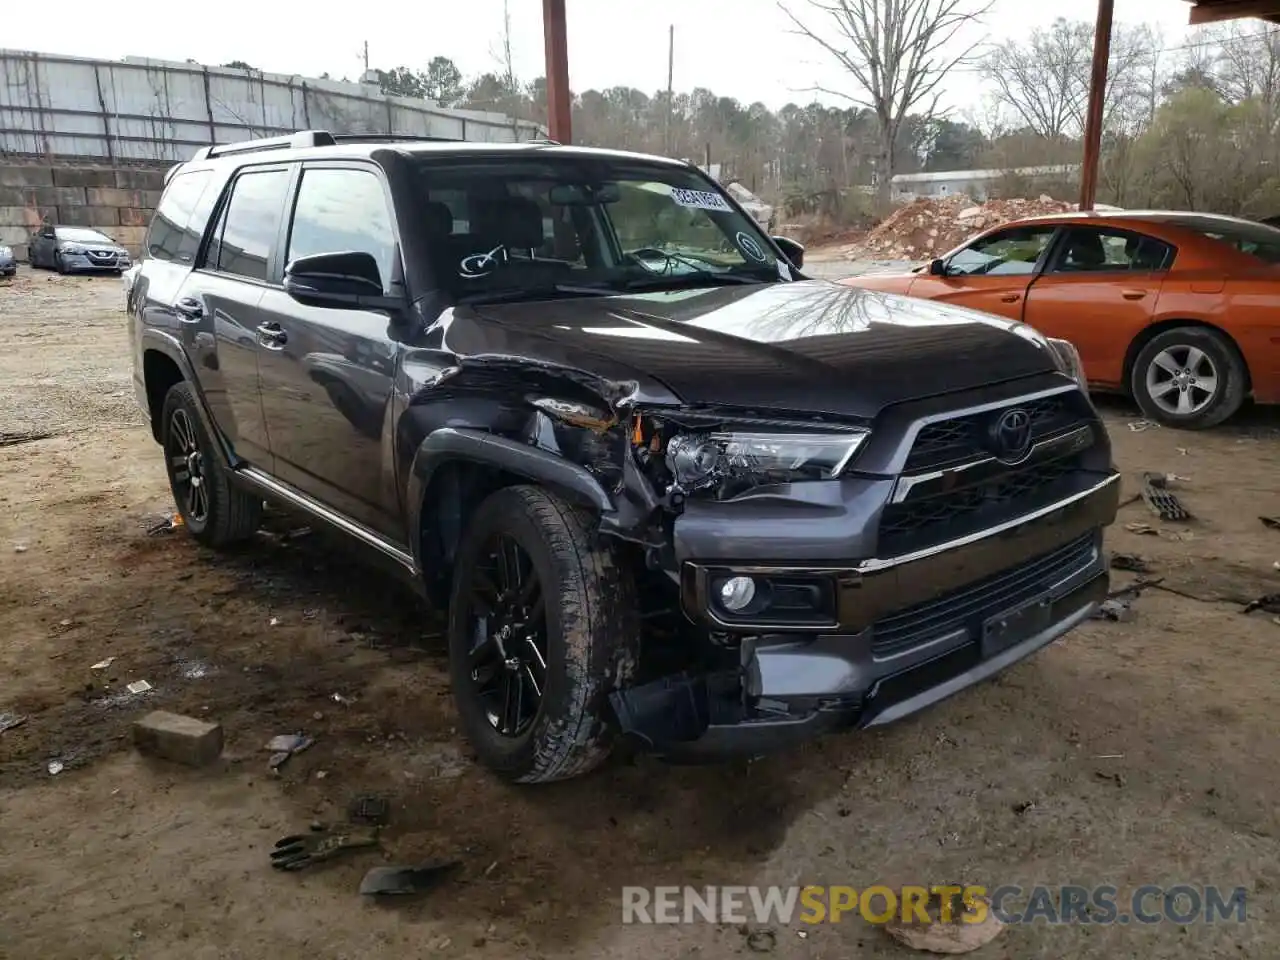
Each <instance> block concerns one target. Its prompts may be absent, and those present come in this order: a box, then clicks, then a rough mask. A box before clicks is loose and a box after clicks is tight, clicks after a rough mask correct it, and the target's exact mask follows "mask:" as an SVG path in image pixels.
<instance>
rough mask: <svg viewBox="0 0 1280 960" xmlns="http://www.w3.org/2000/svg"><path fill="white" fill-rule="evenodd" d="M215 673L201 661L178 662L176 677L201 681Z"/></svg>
mask: <svg viewBox="0 0 1280 960" xmlns="http://www.w3.org/2000/svg"><path fill="white" fill-rule="evenodd" d="M216 672H217V671H216V670H215V669H214V668H213V667H211V666H210V665H209V664H207V663H205V662H204V661H203V660H179V661H178V675H179V676H180V677H182V679H184V680H203V679H204V678H205V677H207V676H209V675H210V674H211V673H216Z"/></svg>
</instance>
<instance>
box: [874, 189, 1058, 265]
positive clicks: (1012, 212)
mask: <svg viewBox="0 0 1280 960" xmlns="http://www.w3.org/2000/svg"><path fill="white" fill-rule="evenodd" d="M1074 209H1076V204H1074V203H1067V202H1066V201H1065V200H1054V199H1053V198H1052V197H1047V196H1042V197H1040V198H1039V199H1037V200H1024V199H1020V198H1019V199H1011V200H988V201H986V202H985V203H975V202H974V201H973V200H972V199H970V198H969V197H967V196H964V195H963V194H957V195H955V196H950V197H921V198H919V199H917V200H912V201H911V202H910V203H908V204H906V205H905V206H901V207H899V208H898V209H897V210H895V211H894V212H893V213H891V214H889V216H887V217H885V218H884V219H883V220H881V221H880V222H879V223H878V224H876V225H875V226H874V227H873V228H872V229H871V231H870V232H869V233H868V234H867V235H866V237H864V238H863V240H862V242H861V243H860V244H858V245H857V246H855V247H853V248H851V250H850V251H849V256H850V259H854V260H925V259H927V258H929V257H932V256H935V255H937V254H940V253H944V252H946V251H947V250H950V249H951V248H952V247H954V246H957V245H958V244H960V243H963V242H964V241H965V240H966V239H968V238H969V237H971V236H973V235H974V234H975V233H978V232H980V231H982V230H985V229H987V228H988V227H994V226H996V225H997V224H1000V223H1005V222H1006V221H1009V220H1017V219H1019V218H1021V217H1034V216H1039V215H1041V214H1046V213H1062V212H1064V211H1067V210H1074Z"/></svg>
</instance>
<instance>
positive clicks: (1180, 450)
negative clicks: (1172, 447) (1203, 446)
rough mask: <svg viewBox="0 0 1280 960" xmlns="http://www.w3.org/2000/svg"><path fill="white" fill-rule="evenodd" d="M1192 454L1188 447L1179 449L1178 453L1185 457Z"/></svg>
mask: <svg viewBox="0 0 1280 960" xmlns="http://www.w3.org/2000/svg"><path fill="white" fill-rule="evenodd" d="M1190 452H1191V451H1190V450H1188V449H1187V448H1186V447H1178V453H1180V454H1182V455H1183V456H1184V457H1185V456H1186V455H1187V454H1189V453H1190Z"/></svg>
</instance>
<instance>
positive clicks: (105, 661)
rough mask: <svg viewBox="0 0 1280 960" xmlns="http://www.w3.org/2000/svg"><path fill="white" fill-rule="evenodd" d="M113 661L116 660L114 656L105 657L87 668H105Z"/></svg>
mask: <svg viewBox="0 0 1280 960" xmlns="http://www.w3.org/2000/svg"><path fill="white" fill-rule="evenodd" d="M115 662H116V658H115V657H107V658H106V659H103V660H99V661H98V662H97V663H95V664H94V665H93V666H91V667H90V668H89V669H90V670H106V669H107V668H108V667H109V666H111V665H112V664H113V663H115Z"/></svg>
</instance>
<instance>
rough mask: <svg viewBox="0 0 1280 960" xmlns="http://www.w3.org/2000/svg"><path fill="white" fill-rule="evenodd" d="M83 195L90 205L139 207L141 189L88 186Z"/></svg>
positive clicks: (140, 204) (140, 203)
mask: <svg viewBox="0 0 1280 960" xmlns="http://www.w3.org/2000/svg"><path fill="white" fill-rule="evenodd" d="M85 196H86V198H87V199H88V201H89V205H90V206H92V207H140V206H142V191H141V190H121V189H120V188H119V187H89V188H88V189H87V190H85Z"/></svg>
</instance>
